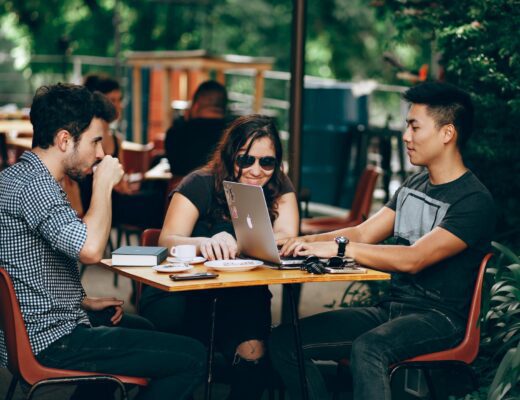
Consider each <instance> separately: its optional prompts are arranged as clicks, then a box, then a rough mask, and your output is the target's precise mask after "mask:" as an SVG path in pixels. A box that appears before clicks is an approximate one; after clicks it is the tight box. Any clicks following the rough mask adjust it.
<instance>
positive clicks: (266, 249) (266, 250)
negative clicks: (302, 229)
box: [223, 181, 305, 269]
mask: <svg viewBox="0 0 520 400" xmlns="http://www.w3.org/2000/svg"><path fill="white" fill-rule="evenodd" d="M223 184H224V193H225V194H226V200H227V203H228V206H229V214H230V215H231V220H232V222H233V227H234V228H235V234H236V237H237V244H238V251H239V253H240V255H241V257H244V256H247V257H250V258H256V259H259V260H262V261H264V262H265V263H266V264H267V265H268V266H269V265H270V266H275V267H277V268H280V269H298V268H299V267H300V264H301V263H302V262H303V261H304V260H305V257H280V254H279V253H278V247H277V246H276V241H275V238H274V232H273V227H272V225H271V220H270V218H269V211H268V210H267V204H266V202H265V197H264V192H263V190H262V187H261V186H255V185H246V184H243V183H236V182H229V181H224V182H223Z"/></svg>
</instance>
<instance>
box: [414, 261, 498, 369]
mask: <svg viewBox="0 0 520 400" xmlns="http://www.w3.org/2000/svg"><path fill="white" fill-rule="evenodd" d="M491 257H493V254H492V253H489V254H486V255H485V256H484V258H483V259H482V262H481V263H480V267H479V271H478V275H477V280H476V282H475V289H474V291H473V297H472V299H471V304H470V308H469V316H468V322H467V323H466V334H465V335H464V339H463V340H462V342H460V343H459V345H458V346H457V347H454V348H452V349H448V350H444V351H439V352H437V353H431V354H424V355H421V356H418V357H414V358H412V359H410V360H406V361H407V362H410V361H412V362H415V361H447V360H456V361H464V362H465V363H466V364H471V363H472V362H473V360H475V358H476V357H477V354H478V350H479V346H480V321H479V318H480V304H481V300H482V283H483V281H484V274H485V271H486V267H487V263H488V261H489V259H490V258H491Z"/></svg>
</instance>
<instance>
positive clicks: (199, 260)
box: [166, 256, 206, 264]
mask: <svg viewBox="0 0 520 400" xmlns="http://www.w3.org/2000/svg"><path fill="white" fill-rule="evenodd" d="M166 261H168V262H172V263H179V262H180V263H188V264H200V263H203V262H204V261H206V259H205V258H204V257H201V256H197V257H193V258H189V259H187V260H185V259H179V258H177V257H167V258H166Z"/></svg>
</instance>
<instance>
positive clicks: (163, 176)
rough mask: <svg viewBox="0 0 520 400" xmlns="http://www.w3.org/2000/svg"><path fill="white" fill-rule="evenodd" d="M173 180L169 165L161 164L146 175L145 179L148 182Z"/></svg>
mask: <svg viewBox="0 0 520 400" xmlns="http://www.w3.org/2000/svg"><path fill="white" fill-rule="evenodd" d="M172 178H173V174H172V173H171V172H170V164H168V163H159V164H157V165H156V166H155V167H153V168H151V169H149V170H148V171H146V172H145V173H144V179H146V180H148V181H169V180H170V179H172Z"/></svg>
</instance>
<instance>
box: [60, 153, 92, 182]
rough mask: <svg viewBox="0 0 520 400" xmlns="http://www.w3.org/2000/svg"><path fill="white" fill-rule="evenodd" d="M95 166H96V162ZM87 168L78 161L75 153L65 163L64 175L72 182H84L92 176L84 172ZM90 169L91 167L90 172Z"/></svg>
mask: <svg viewBox="0 0 520 400" xmlns="http://www.w3.org/2000/svg"><path fill="white" fill-rule="evenodd" d="M95 164H97V162H96V163H95ZM87 167H88V166H87V165H84V163H82V162H81V160H79V157H78V153H77V152H76V151H75V152H74V153H73V154H72V155H71V156H70V157H69V159H68V160H67V162H66V163H65V175H67V176H68V177H69V178H70V179H72V180H73V181H76V182H78V183H80V182H82V181H84V180H85V179H86V178H87V176H89V175H92V172H90V173H86V172H84V171H85V170H86V169H87ZM92 167H93V166H90V170H91V171H92Z"/></svg>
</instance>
